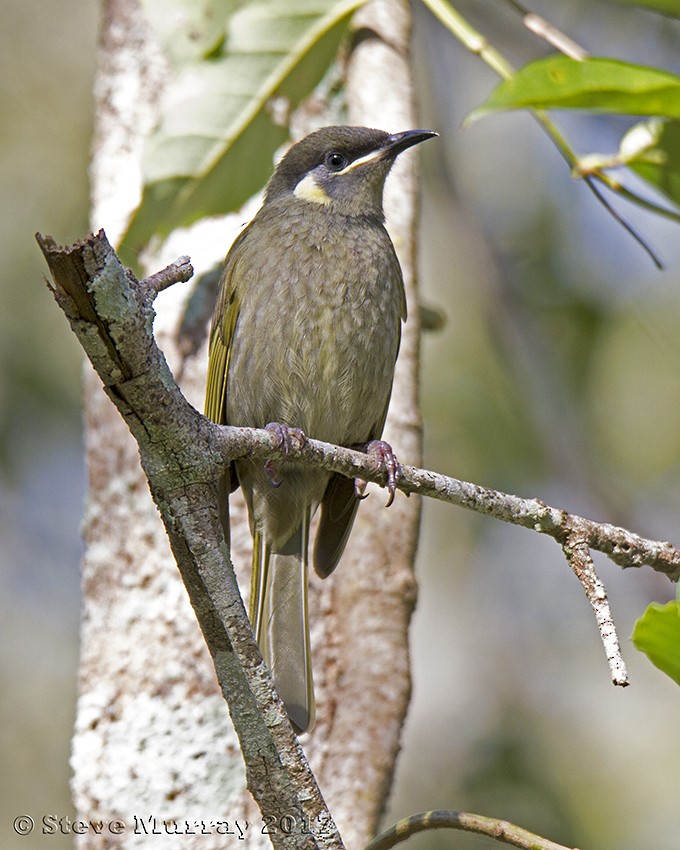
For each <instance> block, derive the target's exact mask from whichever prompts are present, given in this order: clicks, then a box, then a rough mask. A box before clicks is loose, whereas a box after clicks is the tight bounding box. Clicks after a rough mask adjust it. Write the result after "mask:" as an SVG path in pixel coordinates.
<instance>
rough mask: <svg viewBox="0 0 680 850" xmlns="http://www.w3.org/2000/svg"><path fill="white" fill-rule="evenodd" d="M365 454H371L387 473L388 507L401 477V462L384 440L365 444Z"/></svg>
mask: <svg viewBox="0 0 680 850" xmlns="http://www.w3.org/2000/svg"><path fill="white" fill-rule="evenodd" d="M366 454H368V455H371V457H373V458H374V460H375V461H376V462H377V463H379V464H380V466H381V467H382V468H383V469H384V470H385V472H386V473H387V491H388V492H389V494H390V495H389V498H388V499H387V504H386V505H385V507H386V508H389V506H390V505H391V504H392V502H393V501H394V496H395V494H396V492H397V481H399V478H400V477H401V464H400V463H399V461H398V460H397V456H396V455H395V453H394V452H393V451H392V446H391V445H390V444H389V443H386V442H385V441H384V440H371V442H370V443H369V444H368V445H367V446H366Z"/></svg>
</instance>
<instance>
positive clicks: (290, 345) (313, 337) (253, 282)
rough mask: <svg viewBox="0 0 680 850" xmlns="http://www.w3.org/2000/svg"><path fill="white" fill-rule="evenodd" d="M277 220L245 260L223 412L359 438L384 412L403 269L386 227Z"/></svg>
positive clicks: (324, 435) (250, 421) (322, 435)
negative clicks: (257, 254) (260, 247)
mask: <svg viewBox="0 0 680 850" xmlns="http://www.w3.org/2000/svg"><path fill="white" fill-rule="evenodd" d="M303 229H304V227H303V225H300V224H298V226H297V227H295V226H292V227H288V228H285V227H284V228H281V227H279V228H276V229H275V232H273V233H272V234H270V238H272V239H276V240H277V241H276V242H275V243H274V244H271V245H269V246H268V247H267V250H266V251H264V252H263V255H264V259H263V258H262V257H261V258H260V263H259V265H253V264H250V265H248V264H246V265H248V268H247V271H246V272H245V274H244V280H243V282H242V283H241V282H239V286H242V291H241V293H240V301H241V306H240V311H239V318H238V323H237V327H236V330H235V333H234V339H233V341H232V350H231V359H230V367H229V379H228V386H227V417H228V421H229V422H230V423H231V424H234V425H253V426H256V427H261V426H262V425H264V424H266V422H268V421H280V422H284V423H285V424H287V425H290V426H294V427H299V428H302V429H303V431H305V433H307V434H308V435H309V436H312V437H316V438H317V439H322V440H328V441H331V442H339V443H345V444H347V443H351V442H363V441H364V440H366V439H369V438H370V437H371V436H372V429H374V428H375V427H376V423H377V422H379V421H380V420H381V419H382V416H383V413H384V409H385V407H386V404H387V401H388V399H389V394H390V390H391V385H392V376H393V372H394V363H395V360H396V356H397V351H398V347H399V336H400V322H401V319H400V312H401V304H402V299H403V292H402V281H401V272H400V270H399V266H398V263H397V261H396V258H395V256H394V251H393V249H392V245H391V243H390V242H389V237H388V236H387V234H386V232H385V231H384V229H382V228H381V227H377V228H375V229H374V228H369V231H368V232H367V231H366V228H362V227H347V226H346V225H345V224H343V223H340V224H337V225H336V228H335V229H334V228H332V227H331V228H330V229H329V228H328V227H325V228H315V229H314V228H312V229H311V230H310V231H309V232H307V233H306V234H305V235H302V232H301V231H302V230H303Z"/></svg>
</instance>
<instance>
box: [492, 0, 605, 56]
mask: <svg viewBox="0 0 680 850" xmlns="http://www.w3.org/2000/svg"><path fill="white" fill-rule="evenodd" d="M505 2H506V3H507V4H508V5H509V6H512V8H513V9H514V10H515V11H516V12H519V14H520V15H521V16H522V23H523V24H524V26H525V27H526V28H527V29H528V30H529V32H532V33H533V34H534V35H537V36H538V37H539V38H542V39H543V40H544V41H547V42H548V44H550V45H551V46H552V47H554V48H555V50H559V52H560V53H564V55H565V56H569V57H570V58H571V59H576V61H577V62H580V61H581V60H583V59H586V58H587V57H588V51H587V50H586V49H585V48H583V47H581V45H580V44H577V43H576V42H575V41H573V39H571V38H569V36H568V35H566V34H565V33H563V32H562V31H561V30H559V29H558V28H557V27H556V26H555V25H554V24H551V23H550V22H549V21H546V19H545V18H542V17H541V16H540V15H537V14H536V13H535V12H532V11H530V10H529V9H527V7H526V6H524V5H523V4H522V3H519V2H517V0H505Z"/></svg>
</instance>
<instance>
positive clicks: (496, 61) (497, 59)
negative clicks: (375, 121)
mask: <svg viewBox="0 0 680 850" xmlns="http://www.w3.org/2000/svg"><path fill="white" fill-rule="evenodd" d="M508 1H509V2H511V5H513V6H514V7H515V8H516V9H518V10H519V11H521V12H522V13H523V14H525V15H529V16H530V21H529V22H530V23H531V24H532V27H534V31H535V32H536V31H537V30H538V33H537V34H539V35H541V36H542V37H543V38H546V39H547V40H550V38H551V37H554V38H557V34H558V33H559V30H556V29H555V28H554V27H551V25H550V24H548V22H547V21H544V20H543V19H542V18H539V16H537V15H531V13H529V12H528V10H527V9H525V8H524V7H523V6H522V5H521V4H520V3H518V2H514V0H508ZM423 3H424V4H425V6H427V8H428V9H429V10H430V11H431V12H432V14H433V15H434V16H435V17H436V18H437V19H438V20H439V21H440V22H441V23H442V24H443V25H444V26H445V27H446V28H447V29H448V30H449V31H450V32H452V33H453V35H454V36H455V37H456V38H457V39H458V40H459V41H460V42H461V44H463V46H464V47H466V48H467V49H468V50H469V51H470V52H471V53H473V54H474V55H475V56H479V58H480V59H481V60H482V61H483V62H485V63H486V64H487V65H488V66H489V68H491V69H492V70H493V71H495V72H496V74H498V76H499V77H500V78H501V79H503V80H508V79H510V78H511V77H512V76H513V74H514V73H515V69H514V67H513V66H512V64H511V63H510V62H509V61H508V60H507V59H506V58H505V56H503V54H502V53H501V52H500V51H499V50H497V49H496V48H495V47H494V46H493V45H491V44H490V43H489V41H488V40H487V38H486V37H485V36H483V35H482V34H481V33H479V32H478V31H477V30H476V29H475V28H474V27H473V26H472V25H471V24H470V23H469V22H468V21H466V20H465V18H463V16H462V15H461V14H459V12H458V11H457V10H455V9H454V8H453V7H452V6H451V4H450V3H449V2H448V0H423ZM541 22H542V24H541ZM525 23H526V20H525ZM559 35H560V36H562V44H561V47H559V46H558V45H554V46H556V47H558V49H562V48H564V49H563V51H562V52H565V53H567V55H572V54H571V53H570V52H569V50H570V49H571V50H572V51H575V55H572V58H574V59H578V60H583V59H585V58H587V54H586V53H585V51H583V50H582V48H580V47H579V46H578V45H577V44H575V43H574V42H571V40H570V39H567V37H566V36H563V35H562V34H561V33H560V34H559ZM564 39H567V40H566V41H565V40H564ZM567 42H569V43H567ZM576 54H578V55H576ZM528 112H529V113H530V114H531V115H532V116H533V117H534V118H535V119H536V121H538V123H539V124H540V125H541V127H542V128H543V130H544V131H545V133H546V135H547V136H548V138H549V139H550V140H551V142H552V143H553V144H554V145H555V147H556V148H557V150H558V151H559V152H560V154H561V155H562V157H563V159H564V160H565V162H566V163H567V165H568V166H569V168H570V170H571V172H572V174H574V173H578V167H579V162H580V159H579V157H578V156H577V155H576V153H575V152H574V151H573V150H572V148H571V146H570V145H569V144H568V142H567V140H566V139H565V138H564V136H563V135H562V133H561V132H560V130H559V129H558V128H557V126H556V124H555V123H554V122H553V121H552V120H551V119H550V118H548V116H547V114H546V112H545V111H544V110H542V109H529V110H528ZM584 179H585V181H586V183H587V184H588V188H589V189H590V190H591V192H592V193H593V194H594V196H595V198H596V199H597V201H599V203H600V204H602V206H603V207H604V208H605V210H606V211H607V212H608V213H609V214H610V215H611V216H612V217H613V218H614V220H615V221H617V222H618V223H619V224H620V225H621V226H622V227H623V228H624V230H626V231H627V232H628V233H629V234H630V235H631V236H632V237H633V238H634V239H635V241H636V242H638V244H639V245H641V246H642V248H643V249H644V250H645V251H646V253H647V254H649V256H650V257H651V259H652V261H653V262H654V264H655V265H656V266H657V267H658V268H662V267H663V266H662V264H661V262H660V260H659V259H658V257H657V256H656V254H655V253H654V251H653V250H652V248H651V247H650V246H649V245H648V244H647V242H646V241H645V239H644V237H643V236H641V235H640V234H639V233H638V232H637V231H636V230H635V229H634V228H633V226H632V225H631V224H629V222H627V221H626V220H625V219H624V218H622V216H621V215H619V214H618V213H617V212H616V211H615V210H614V208H613V207H612V205H611V204H609V203H608V202H607V201H606V200H605V198H604V196H603V195H602V193H601V192H599V191H598V190H597V189H596V187H595V185H594V180H595V179H597V180H600V181H601V182H602V183H603V185H605V186H606V187H607V188H608V189H610V190H611V191H612V192H615V193H617V194H619V195H621V196H622V197H624V198H625V199H626V200H627V201H630V202H631V203H635V204H638V205H639V206H641V207H643V208H645V209H654V211H655V212H658V213H659V214H661V215H666V216H669V215H670V216H672V213H669V212H667V211H666V210H664V209H663V208H662V207H658V208H655V205H654V204H653V203H652V202H650V201H647V200H645V199H644V198H641V197H639V196H638V195H636V194H635V193H634V192H632V191H631V190H630V189H625V188H624V187H623V186H621V184H619V183H617V182H615V181H613V180H611V179H609V178H608V176H607V175H604V174H603V173H602V172H595V173H593V174H589V175H586V176H584Z"/></svg>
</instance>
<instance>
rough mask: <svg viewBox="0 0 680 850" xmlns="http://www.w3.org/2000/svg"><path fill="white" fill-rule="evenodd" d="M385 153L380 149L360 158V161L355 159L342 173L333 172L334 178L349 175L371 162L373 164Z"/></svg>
mask: <svg viewBox="0 0 680 850" xmlns="http://www.w3.org/2000/svg"><path fill="white" fill-rule="evenodd" d="M384 153H385V151H384V150H383V149H382V148H378V150H377V151H370V152H369V153H366V154H364V155H363V156H360V157H359V159H355V160H353V161H352V162H350V164H349V165H346V166H345V167H344V168H343V169H342V171H333V172H331V173H332V174H333V176H334V177H340V176H341V175H342V174H347V173H348V172H349V171H352V169H354V168H359V167H360V166H362V165H367V164H368V163H369V162H373V160H375V159H380V157H381V156H382V155H383V154H384Z"/></svg>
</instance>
